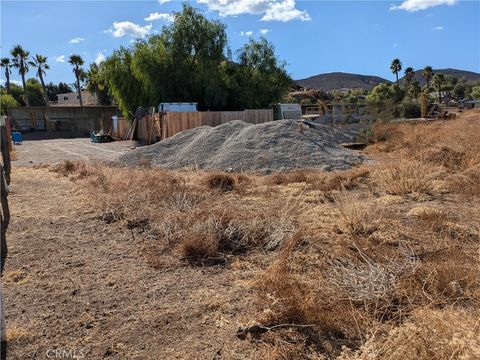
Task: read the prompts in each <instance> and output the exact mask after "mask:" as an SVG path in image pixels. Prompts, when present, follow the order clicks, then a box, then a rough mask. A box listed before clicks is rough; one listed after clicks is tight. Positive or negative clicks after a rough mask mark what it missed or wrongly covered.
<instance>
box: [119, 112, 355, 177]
mask: <svg viewBox="0 0 480 360" xmlns="http://www.w3.org/2000/svg"><path fill="white" fill-rule="evenodd" d="M350 141H352V137H351V136H349V135H347V134H345V133H343V132H341V131H339V130H336V129H332V128H330V127H328V126H325V125H320V124H311V126H307V125H305V124H301V123H300V122H299V121H295V120H279V121H273V122H268V123H263V124H258V125H255V124H247V123H245V122H243V121H240V120H236V121H231V122H228V123H226V124H223V125H220V126H217V127H210V126H202V127H198V128H194V129H191V130H187V131H183V132H180V133H178V134H176V135H175V136H172V137H170V138H168V139H166V140H163V141H161V142H158V143H156V144H154V145H150V146H145V147H142V148H138V149H136V150H132V151H131V152H129V153H127V154H124V155H122V156H121V157H120V158H119V162H120V163H121V164H123V165H127V166H136V165H138V164H140V163H142V162H149V163H150V164H151V165H152V166H157V167H164V168H168V169H180V168H199V169H202V170H224V171H229V170H230V171H259V172H263V173H268V172H271V171H275V170H290V169H298V168H304V169H305V168H315V169H322V170H326V171H330V170H343V169H348V168H350V167H351V166H353V165H356V164H358V163H360V162H362V160H363V158H364V157H363V156H362V155H361V154H360V153H358V152H355V151H351V150H348V149H345V148H343V147H342V146H340V144H341V143H345V142H350Z"/></svg>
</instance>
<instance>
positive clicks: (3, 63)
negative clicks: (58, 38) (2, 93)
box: [0, 58, 13, 94]
mask: <svg viewBox="0 0 480 360" xmlns="http://www.w3.org/2000/svg"><path fill="white" fill-rule="evenodd" d="M0 66H1V67H3V68H5V85H6V87H7V93H8V94H10V75H11V74H12V70H11V67H12V66H13V64H12V62H11V61H10V59H9V58H2V59H1V60H0Z"/></svg>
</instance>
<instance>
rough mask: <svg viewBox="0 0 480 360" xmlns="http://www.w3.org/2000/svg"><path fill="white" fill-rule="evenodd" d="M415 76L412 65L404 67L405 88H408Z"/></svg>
mask: <svg viewBox="0 0 480 360" xmlns="http://www.w3.org/2000/svg"><path fill="white" fill-rule="evenodd" d="M414 76H415V71H413V68H412V67H407V68H406V69H405V88H408V87H409V86H410V84H411V82H412V80H413V77H414Z"/></svg>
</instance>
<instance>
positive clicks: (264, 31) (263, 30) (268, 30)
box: [259, 29, 272, 35]
mask: <svg viewBox="0 0 480 360" xmlns="http://www.w3.org/2000/svg"><path fill="white" fill-rule="evenodd" d="M270 31H272V30H270V29H260V31H259V33H260V34H262V35H267V34H268V33H269V32H270Z"/></svg>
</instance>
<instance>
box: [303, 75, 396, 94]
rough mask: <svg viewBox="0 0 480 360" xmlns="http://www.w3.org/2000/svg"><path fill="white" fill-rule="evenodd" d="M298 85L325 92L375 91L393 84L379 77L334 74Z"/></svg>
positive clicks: (318, 76)
mask: <svg viewBox="0 0 480 360" xmlns="http://www.w3.org/2000/svg"><path fill="white" fill-rule="evenodd" d="M295 82H296V83H297V84H298V85H300V86H302V87H305V88H309V89H319V90H323V91H332V90H339V89H353V88H363V89H367V90H371V89H373V88H374V87H375V86H377V85H378V84H381V83H384V82H386V83H391V82H390V81H388V80H386V79H383V78H381V77H378V76H370V75H360V74H349V73H344V72H333V73H328V74H319V75H315V76H311V77H309V78H306V79H301V80H296V81H295Z"/></svg>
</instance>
